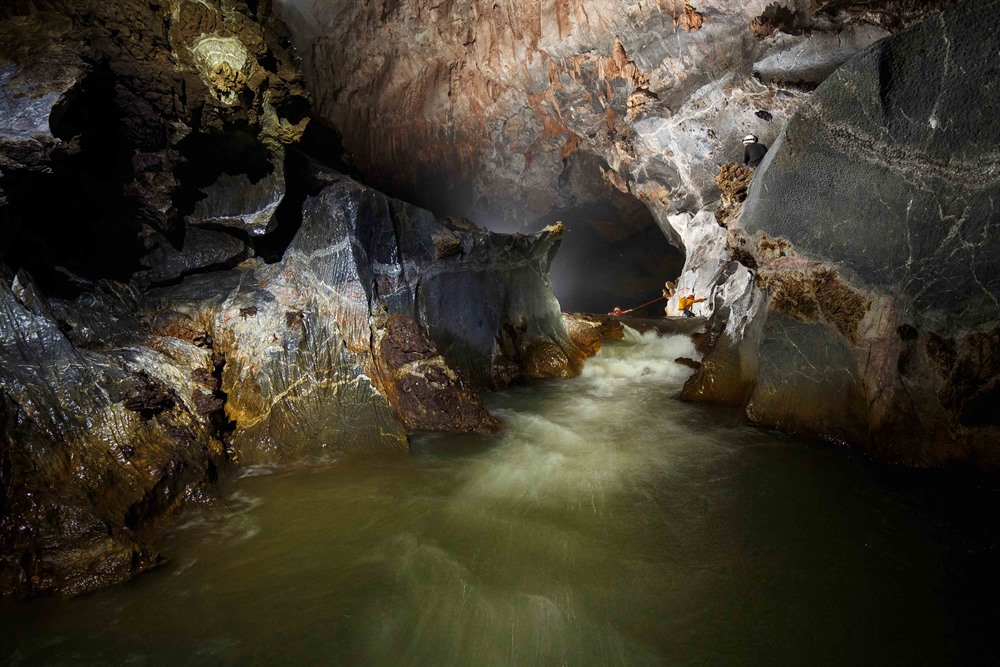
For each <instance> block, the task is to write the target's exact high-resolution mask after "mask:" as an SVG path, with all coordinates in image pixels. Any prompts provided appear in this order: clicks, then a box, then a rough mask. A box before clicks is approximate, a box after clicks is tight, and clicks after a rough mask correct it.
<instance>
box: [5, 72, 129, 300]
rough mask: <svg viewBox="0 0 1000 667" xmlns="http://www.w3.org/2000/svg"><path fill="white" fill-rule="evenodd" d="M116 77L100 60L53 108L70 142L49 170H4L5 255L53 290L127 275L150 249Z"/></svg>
mask: <svg viewBox="0 0 1000 667" xmlns="http://www.w3.org/2000/svg"><path fill="white" fill-rule="evenodd" d="M115 82H116V77H115V75H114V73H113V72H112V71H111V70H110V68H109V67H107V66H106V65H96V66H95V67H94V69H93V71H92V72H91V74H90V75H88V76H87V77H86V78H85V79H84V80H83V81H82V82H81V83H80V84H79V86H77V87H76V89H75V90H74V91H72V93H70V94H69V95H68V96H67V99H66V100H65V101H64V102H63V103H61V104H60V105H59V106H58V107H57V109H56V110H55V111H54V112H53V114H52V117H51V121H50V122H51V128H52V132H53V134H54V135H55V136H57V137H59V138H60V139H63V140H64V141H67V142H71V143H70V144H69V145H68V148H66V149H62V150H58V151H55V152H54V153H53V156H52V160H51V162H50V164H49V165H48V170H47V171H32V172H28V171H21V172H15V171H12V172H9V173H6V174H5V175H4V179H3V190H4V191H5V193H6V195H7V198H8V205H7V206H4V207H0V227H2V229H3V230H4V234H3V235H0V262H3V263H5V264H7V265H8V266H10V268H12V269H15V270H16V269H19V268H24V269H27V270H28V271H29V272H30V273H31V274H32V275H33V276H34V277H35V279H36V280H37V281H38V282H39V284H40V285H41V286H42V288H43V289H44V290H45V291H46V292H48V293H49V294H52V295H54V296H66V297H72V296H74V295H75V294H77V293H78V292H79V290H80V289H81V287H83V286H84V284H85V283H86V281H93V280H97V279H101V278H111V279H115V280H121V281H127V280H128V279H129V278H130V277H131V276H132V274H133V272H135V271H136V270H137V269H138V268H139V260H140V258H141V257H142V255H143V254H144V252H145V248H144V247H143V246H142V244H141V242H140V241H139V238H138V235H139V223H138V205H137V203H136V202H135V200H133V199H131V198H129V197H127V196H126V195H125V192H126V186H127V184H128V183H129V182H130V181H131V180H132V167H131V156H132V152H133V149H132V146H131V144H130V142H129V141H128V136H127V135H128V132H127V128H126V127H125V125H124V123H123V122H122V114H121V112H120V111H119V109H118V108H117V106H116V103H115ZM76 146H78V148H75V147H76Z"/></svg>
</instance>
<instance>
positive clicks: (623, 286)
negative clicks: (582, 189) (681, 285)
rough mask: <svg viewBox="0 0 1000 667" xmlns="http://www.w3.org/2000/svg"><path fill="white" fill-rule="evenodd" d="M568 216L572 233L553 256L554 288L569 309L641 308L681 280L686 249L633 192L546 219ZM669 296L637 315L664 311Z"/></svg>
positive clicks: (565, 220)
mask: <svg viewBox="0 0 1000 667" xmlns="http://www.w3.org/2000/svg"><path fill="white" fill-rule="evenodd" d="M556 221H562V223H563V224H564V225H566V233H565V234H564V236H563V240H562V244H561V245H560V247H559V251H558V252H557V253H556V256H555V258H554V259H553V261H552V268H551V272H550V275H551V278H552V290H553V292H554V293H555V295H556V298H557V299H559V304H560V306H561V307H562V309H563V310H564V311H572V312H590V313H606V312H609V311H611V309H612V308H614V307H615V306H619V307H620V308H622V309H624V310H628V309H630V308H635V307H636V306H639V305H641V304H645V303H646V302H648V301H651V300H653V299H656V298H657V297H660V296H662V289H663V284H664V282H666V281H667V280H676V278H677V276H679V275H680V273H681V271H682V269H683V268H684V259H685V258H684V253H683V252H682V251H681V250H680V249H678V248H676V247H675V246H673V245H672V244H671V243H670V242H669V241H668V240H667V238H666V236H665V235H664V234H663V231H662V230H661V229H660V227H659V225H657V223H656V220H655V219H654V218H653V216H652V214H651V213H650V212H649V209H648V208H646V206H645V205H644V204H643V203H642V202H641V201H639V200H638V199H636V198H635V197H632V196H631V195H620V196H617V197H614V198H607V199H601V200H598V201H596V202H593V203H590V204H587V205H584V206H577V207H574V208H570V209H561V210H558V211H555V212H553V213H551V214H549V215H547V216H546V217H545V218H544V219H543V222H544V223H545V224H551V223H554V222H556ZM664 305H665V303H664V302H663V301H657V302H655V303H652V304H649V305H646V306H644V307H642V308H639V309H638V310H636V311H635V312H634V313H632V314H633V315H634V316H637V317H660V316H662V315H663V307H664Z"/></svg>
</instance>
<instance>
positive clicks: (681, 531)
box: [0, 335, 1000, 666]
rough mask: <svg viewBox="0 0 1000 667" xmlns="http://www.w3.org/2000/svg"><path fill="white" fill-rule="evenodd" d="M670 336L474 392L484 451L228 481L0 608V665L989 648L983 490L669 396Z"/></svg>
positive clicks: (578, 659)
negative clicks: (140, 540) (98, 567)
mask: <svg viewBox="0 0 1000 667" xmlns="http://www.w3.org/2000/svg"><path fill="white" fill-rule="evenodd" d="M678 356H694V351H693V349H692V348H691V344H690V342H689V341H688V340H687V339H686V338H682V337H668V338H656V337H655V336H652V335H647V336H645V337H640V336H638V335H633V336H631V337H630V339H629V340H628V341H626V342H624V343H620V344H615V345H608V346H606V347H605V349H604V351H602V353H601V355H600V357H598V358H597V359H594V360H591V361H590V362H589V365H588V366H587V369H586V372H585V373H584V375H583V377H581V378H577V379H574V380H571V381H566V382H555V383H549V384H545V385H542V386H535V387H522V388H518V389H515V390H512V391H509V392H505V393H501V394H497V395H495V396H493V397H491V399H490V403H491V408H492V409H493V410H494V411H495V413H496V414H498V415H499V416H501V417H503V419H504V420H505V421H506V423H507V430H506V432H505V433H504V434H502V435H500V436H496V437H470V436H440V435H436V436H422V437H419V438H415V439H414V443H413V447H412V449H413V452H412V455H411V456H400V457H396V458H389V459H381V460H376V461H333V462H326V463H322V464H315V465H311V466H297V467H287V468H254V469H250V470H247V471H245V472H244V474H243V476H242V477H240V478H239V479H234V480H230V481H228V482H226V483H224V484H223V486H222V489H221V499H220V500H219V501H217V502H215V503H213V504H212V505H211V506H208V507H199V508H195V509H193V510H191V511H188V512H186V513H185V514H184V515H183V516H182V517H181V519H180V520H179V523H178V524H177V525H176V526H174V527H173V528H171V529H170V531H169V532H168V534H166V535H165V536H164V539H163V540H162V541H161V546H162V548H163V551H164V553H165V554H166V556H167V557H168V558H169V561H170V562H169V564H168V565H166V566H165V567H163V568H161V569H159V570H157V571H155V572H152V573H150V574H147V575H144V576H142V577H139V578H138V579H136V580H134V581H132V582H129V583H127V584H125V585H122V586H118V587H115V588H112V589H108V590H105V591H101V592H99V593H96V594H93V595H88V596H83V597H80V598H77V599H73V600H69V601H63V602H59V601H54V600H40V601H35V602H32V603H29V604H12V603H9V602H8V603H4V605H3V606H0V621H2V629H0V640H2V645H0V658H2V659H3V661H4V662H5V663H6V664H13V665H44V664H51V665H74V666H77V665H434V666H439V665H470V666H472V665H539V666H549V665H659V664H760V665H774V664H790V665H812V664H940V663H956V664H966V663H969V662H988V661H991V660H993V659H995V658H996V657H997V654H996V653H995V651H996V648H995V646H994V645H993V644H992V643H991V641H992V640H991V639H989V637H990V633H991V632H992V631H993V630H995V629H996V627H997V625H996V624H997V621H998V619H1000V617H998V614H997V611H996V602H995V600H996V594H997V593H998V588H997V586H996V583H997V574H996V571H997V567H996V566H997V565H998V564H1000V563H997V562H996V561H995V554H996V553H997V541H996V534H997V530H996V529H995V528H994V527H993V525H994V524H995V522H996V519H995V517H996V513H995V511H994V510H995V507H996V503H995V499H996V493H995V491H994V490H992V489H990V488H983V487H980V486H977V485H978V484H979V482H977V483H976V484H963V483H956V482H955V480H954V479H953V478H950V477H949V478H944V477H943V476H942V475H938V474H935V475H928V474H924V473H913V472H906V471H890V470H885V469H881V468H876V467H874V466H871V465H869V464H865V463H863V462H860V461H858V460H856V459H853V458H850V457H848V456H846V455H844V454H843V453H841V452H839V451H835V450H832V449H830V448H825V447H817V446H809V445H806V444H803V443H799V442H795V441H793V440H791V439H786V438H783V437H781V436H778V435H776V434H774V433H770V432H765V431H760V430H756V429H752V428H748V427H746V426H743V425H741V424H740V423H738V422H737V421H735V420H734V419H733V418H732V417H731V416H728V413H727V412H726V411H720V410H718V409H712V408H707V407H705V406H698V405H688V404H684V403H681V402H679V401H677V400H675V398H674V397H675V396H676V394H677V392H678V390H679V388H680V386H681V384H682V383H683V381H684V379H685V378H686V377H687V374H688V373H689V371H688V370H687V369H686V368H685V367H683V366H681V365H679V364H676V363H674V362H673V359H674V358H676V357H678Z"/></svg>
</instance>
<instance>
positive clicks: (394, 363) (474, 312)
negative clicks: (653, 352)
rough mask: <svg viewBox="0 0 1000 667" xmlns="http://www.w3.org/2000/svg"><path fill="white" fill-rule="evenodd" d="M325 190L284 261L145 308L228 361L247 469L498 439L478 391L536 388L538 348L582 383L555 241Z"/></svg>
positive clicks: (235, 435)
mask: <svg viewBox="0 0 1000 667" xmlns="http://www.w3.org/2000/svg"><path fill="white" fill-rule="evenodd" d="M318 178H319V179H320V181H321V182H322V184H323V189H322V190H321V191H320V192H319V193H318V194H316V195H315V196H313V197H310V198H309V199H307V200H306V202H305V204H304V217H303V221H302V225H301V227H300V228H299V230H298V232H297V234H296V236H295V238H294V239H293V240H292V242H291V244H290V245H289V247H288V250H287V251H286V253H285V256H284V258H283V259H282V260H281V261H280V262H278V263H275V264H263V263H253V262H251V263H249V264H247V265H244V266H241V267H238V268H236V269H234V270H232V271H229V272H215V273H212V274H206V275H204V276H193V277H191V278H188V279H186V280H185V281H183V282H181V283H180V284H178V285H177V286H176V287H170V288H164V289H160V290H156V291H154V292H153V298H154V301H153V302H152V303H151V305H150V306H148V307H147V314H148V317H149V318H150V319H151V320H152V321H153V322H154V327H155V329H156V330H158V331H163V332H175V333H177V335H181V336H182V337H186V338H188V339H191V340H196V339H200V340H204V339H205V338H206V337H207V338H210V339H211V340H212V341H213V346H214V349H215V351H216V352H217V353H221V354H223V355H224V356H225V359H226V365H225V370H224V372H223V374H222V386H221V389H222V391H223V392H225V393H226V394H227V395H228V396H229V399H228V401H227V403H226V416H227V418H228V419H229V420H231V421H232V422H234V423H233V428H234V430H233V432H232V434H231V436H230V438H229V440H230V442H231V443H232V445H233V448H234V450H235V455H236V456H237V457H238V458H239V460H240V461H241V462H242V463H244V464H250V463H258V462H275V461H288V460H293V459H295V458H297V457H301V456H302V455H305V454H320V453H323V452H324V451H326V452H330V453H340V452H344V451H351V452H369V453H370V452H375V451H385V450H391V449H403V448H405V447H406V429H407V428H410V429H414V428H419V429H428V428H434V429H436V430H473V431H478V430H487V431H488V430H495V429H496V428H497V427H498V426H499V424H498V422H496V420H495V419H493V417H491V416H490V415H489V414H488V413H487V412H486V410H485V408H483V406H482V403H481V402H480V399H479V395H478V390H480V389H482V388H495V387H502V386H506V385H507V384H508V383H510V382H511V381H513V380H515V379H517V378H519V377H521V376H522V373H527V374H528V375H529V376H531V375H539V374H540V373H538V372H536V371H535V370H534V368H535V367H534V365H533V364H531V363H530V362H531V360H532V354H533V351H534V350H535V349H536V347H537V346H539V345H543V344H551V345H553V346H554V347H555V349H556V350H557V351H559V352H560V353H561V355H562V356H561V362H560V363H561V365H560V366H559V368H558V371H559V373H561V374H571V373H575V372H577V371H578V370H579V364H580V356H579V355H578V354H576V353H575V349H574V348H573V346H572V344H571V343H570V341H569V338H568V336H567V334H566V330H565V327H564V326H563V324H562V320H561V317H560V315H559V310H558V305H557V303H556V301H555V299H554V298H553V297H552V294H551V287H550V285H549V282H548V278H547V270H548V263H549V261H550V258H551V254H552V253H554V251H555V248H556V246H557V239H558V236H559V233H558V230H552V231H546V232H542V233H540V234H536V235H533V236H521V235H516V236H507V235H497V234H493V233H490V232H486V231H483V230H476V229H474V228H473V229H463V228H458V227H448V226H445V225H443V224H442V223H441V222H439V221H438V220H437V219H436V218H434V216H433V215H432V214H430V213H429V212H427V211H424V210H422V209H418V208H416V207H414V206H412V205H409V204H404V203H402V202H399V201H397V200H393V199H390V198H388V197H386V196H384V195H382V194H380V193H378V192H376V191H374V190H370V189H368V188H365V187H363V186H361V185H359V184H357V183H356V182H354V181H351V180H350V179H347V178H346V177H343V176H340V175H338V174H334V173H333V172H326V171H321V172H319V174H318ZM522 369H524V370H523V371H522ZM331 406H337V409H332V408H331Z"/></svg>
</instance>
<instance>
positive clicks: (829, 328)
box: [688, 2, 1000, 466]
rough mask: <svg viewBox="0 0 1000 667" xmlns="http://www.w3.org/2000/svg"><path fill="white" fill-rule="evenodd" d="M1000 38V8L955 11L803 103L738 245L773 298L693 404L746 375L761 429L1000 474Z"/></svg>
mask: <svg viewBox="0 0 1000 667" xmlns="http://www.w3.org/2000/svg"><path fill="white" fill-rule="evenodd" d="M998 27H1000V4H998V3H996V2H987V3H973V4H970V5H968V6H965V7H962V8H956V9H954V10H951V11H949V12H945V13H944V14H942V15H941V16H940V17H938V18H934V19H930V20H928V21H926V22H924V23H922V24H921V25H919V26H916V27H914V28H911V29H909V30H907V31H905V32H902V33H900V34H898V35H895V36H893V37H891V38H888V39H886V40H884V41H882V42H879V43H878V44H876V45H875V46H873V47H872V48H870V49H868V50H867V51H865V52H864V53H862V54H861V55H859V56H857V57H855V58H854V59H853V60H851V61H850V62H849V63H848V64H846V65H844V66H843V67H842V68H840V69H839V70H838V71H837V72H836V73H834V74H833V75H832V76H831V77H830V78H828V79H827V80H826V81H825V82H824V83H823V84H822V85H821V86H820V87H819V88H818V89H817V90H816V92H815V94H814V95H813V96H812V97H811V98H810V99H809V100H808V101H806V102H804V103H803V105H802V106H801V107H800V109H799V111H798V113H797V114H796V115H795V117H794V118H793V119H792V120H791V121H790V122H789V124H788V127H787V128H786V130H785V132H784V133H783V135H782V136H781V137H780V138H779V140H778V141H777V142H776V143H775V146H774V147H773V148H772V150H771V152H769V154H768V156H767V157H766V158H765V162H764V163H763V164H762V165H761V168H760V173H758V174H757V176H756V178H755V180H754V182H753V183H752V185H751V187H750V191H749V196H748V199H747V201H746V203H745V206H744V209H743V212H742V215H741V217H740V218H739V220H738V222H737V225H738V227H739V231H738V232H737V233H736V234H735V236H734V237H733V238H731V239H730V242H731V244H732V243H736V244H737V245H739V247H741V248H743V252H745V253H746V252H748V253H749V255H750V258H749V259H747V260H745V261H746V262H747V263H748V264H752V265H753V267H754V268H755V269H756V275H755V279H754V283H755V286H754V287H753V288H750V287H749V286H748V291H747V297H746V298H749V299H751V300H758V298H757V297H752V296H751V295H750V292H752V291H755V290H757V289H760V290H763V296H764V299H761V301H764V303H762V304H761V305H760V306H758V307H756V309H755V311H754V312H752V313H751V318H750V320H748V321H747V323H746V324H745V326H744V327H743V328H742V329H741V328H739V327H736V328H732V327H731V328H730V329H729V334H730V335H729V336H726V335H720V336H719V339H718V348H717V350H718V352H717V353H712V354H710V355H709V358H706V368H707V369H711V368H712V365H713V364H715V370H714V371H711V373H709V372H707V371H706V372H704V373H702V376H703V377H701V378H699V379H696V380H693V381H692V383H691V385H689V387H688V389H689V395H690V396H691V397H697V396H699V395H700V394H702V393H703V392H704V393H710V392H709V389H708V388H709V387H710V385H712V384H713V383H714V384H720V383H721V384H728V383H727V382H726V381H724V380H723V378H726V377H728V376H732V375H734V374H736V375H740V376H741V377H743V378H744V382H743V383H742V384H740V383H733V384H732V386H731V387H730V389H731V390H732V391H730V392H729V393H730V395H731V396H733V397H735V401H734V402H740V401H741V400H748V403H747V412H748V414H749V415H750V416H751V417H752V418H753V419H754V420H755V421H758V422H760V423H765V424H771V425H777V426H781V427H783V428H787V429H788V430H792V431H795V432H800V433H807V434H813V435H821V436H824V437H828V438H831V439H834V440H838V441H842V442H847V443H851V444H854V445H857V446H859V447H860V448H861V449H862V450H863V451H866V452H868V453H870V454H872V455H875V456H879V457H884V458H888V459H891V460H895V461H903V462H907V463H912V464H917V465H934V464H940V463H943V462H946V461H951V460H965V461H970V460H971V461H974V462H977V463H979V464H981V465H984V466H995V465H997V464H998V463H1000V451H998V450H997V448H996V447H995V442H996V437H997V435H998V433H1000V428H998V427H1000V423H998V422H997V420H996V415H998V414H1000V404H997V403H996V396H997V394H996V392H995V389H994V387H995V385H996V383H997V382H998V381H1000V379H998V376H997V375H996V366H995V364H994V363H993V362H992V361H991V360H992V359H993V358H994V357H995V356H996V349H995V348H994V347H993V341H994V340H995V338H996V330H997V322H998V320H1000V306H998V303H1000V301H998V297H1000V277H998V268H1000V266H998V260H997V258H996V253H995V252H993V248H994V247H995V246H996V244H997V242H998V241H1000V231H998V230H1000V217H998V213H997V210H996V206H995V202H996V201H1000V150H998V146H1000V143H998V140H997V137H998V136H1000V120H998V119H1000V87H998V86H997V82H996V76H995V74H996V72H995V71H994V69H992V68H991V66H984V64H983V63H982V53H984V52H992V51H994V50H996V49H997V48H998V46H1000V45H998V43H997V29H998ZM959 73H961V75H960V76H959ZM765 303H766V305H765ZM751 321H752V322H753V324H750V322H751ZM737 350H742V351H743V353H744V354H743V356H742V357H741V356H739V355H737V354H736V351H737ZM710 359H711V361H710ZM740 359H744V360H745V359H752V363H751V364H750V372H749V373H746V374H742V375H741V374H739V373H736V372H735V370H734V369H735V368H738V367H740V363H741V362H740ZM972 359H976V360H977V361H976V362H975V364H974V365H975V368H976V370H974V371H973V370H972V367H971V366H965V365H964V364H966V363H968V362H969V361H970V360H972ZM961 360H965V361H961ZM722 367H725V369H726V370H722V369H721V368H722ZM744 368H745V366H744ZM959 368H964V369H965V370H964V371H962V372H967V373H969V377H970V378H975V380H971V379H970V380H967V381H963V380H959V379H958V377H957V373H958V372H960V371H958V369H959ZM713 374H714V376H715V379H714V380H711V379H709V375H713ZM782 396H783V397H784V399H782V398H781V397H782Z"/></svg>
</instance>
